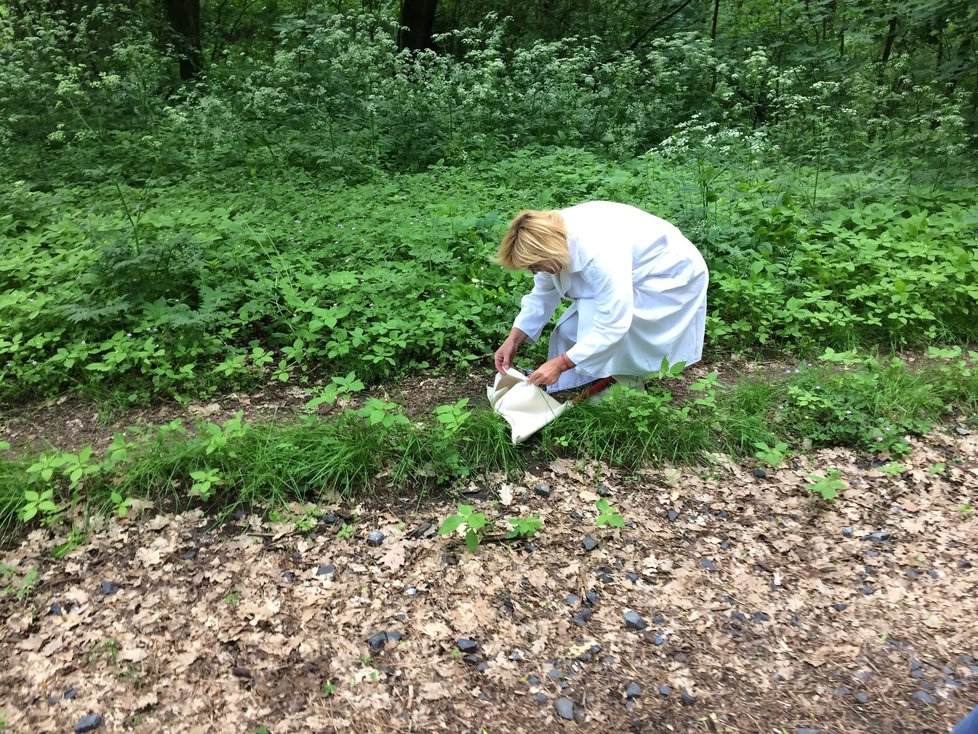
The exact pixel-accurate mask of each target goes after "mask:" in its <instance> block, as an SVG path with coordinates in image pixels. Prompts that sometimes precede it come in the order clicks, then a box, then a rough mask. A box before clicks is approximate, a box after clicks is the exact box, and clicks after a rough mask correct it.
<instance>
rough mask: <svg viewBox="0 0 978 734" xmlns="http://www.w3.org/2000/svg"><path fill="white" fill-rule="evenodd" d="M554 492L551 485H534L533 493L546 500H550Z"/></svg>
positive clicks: (544, 483) (543, 483) (541, 483)
mask: <svg viewBox="0 0 978 734" xmlns="http://www.w3.org/2000/svg"><path fill="white" fill-rule="evenodd" d="M552 491H553V490H552V489H550V485H549V484H547V483H546V482H537V483H536V484H534V485H533V493H534V494H536V495H538V496H540V497H543V498H544V499H547V498H549V497H550V493H551V492H552Z"/></svg>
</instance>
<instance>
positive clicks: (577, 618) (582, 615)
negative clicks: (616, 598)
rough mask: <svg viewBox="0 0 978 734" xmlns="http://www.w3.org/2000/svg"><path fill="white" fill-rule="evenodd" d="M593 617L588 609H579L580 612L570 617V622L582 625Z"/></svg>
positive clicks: (591, 611)
mask: <svg viewBox="0 0 978 734" xmlns="http://www.w3.org/2000/svg"><path fill="white" fill-rule="evenodd" d="M593 616H594V610H593V609H591V608H590V607H584V608H583V609H581V611H579V612H578V613H577V614H575V615H574V616H573V617H571V622H573V623H574V624H577V625H583V624H584V623H585V622H587V621H588V620H589V619H591V617H593Z"/></svg>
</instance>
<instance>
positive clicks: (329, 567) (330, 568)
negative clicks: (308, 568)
mask: <svg viewBox="0 0 978 734" xmlns="http://www.w3.org/2000/svg"><path fill="white" fill-rule="evenodd" d="M335 570H336V566H334V565H333V564H332V563H327V564H326V565H325V566H320V567H319V568H317V569H316V575H317V576H329V575H330V574H332V573H333V572H334V571H335Z"/></svg>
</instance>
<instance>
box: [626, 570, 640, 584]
mask: <svg viewBox="0 0 978 734" xmlns="http://www.w3.org/2000/svg"><path fill="white" fill-rule="evenodd" d="M625 578H626V579H628V580H629V581H631V582H632V583H633V584H637V583H638V574H637V573H635V572H633V571H629V572H628V573H626V574H625Z"/></svg>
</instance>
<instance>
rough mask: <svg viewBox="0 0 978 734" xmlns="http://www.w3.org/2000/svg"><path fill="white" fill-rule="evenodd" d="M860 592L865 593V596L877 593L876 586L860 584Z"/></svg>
mask: <svg viewBox="0 0 978 734" xmlns="http://www.w3.org/2000/svg"><path fill="white" fill-rule="evenodd" d="M859 593H860V594H864V595H865V596H869V595H870V594H875V593H876V589H874V588H872V587H870V586H860V587H859Z"/></svg>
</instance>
